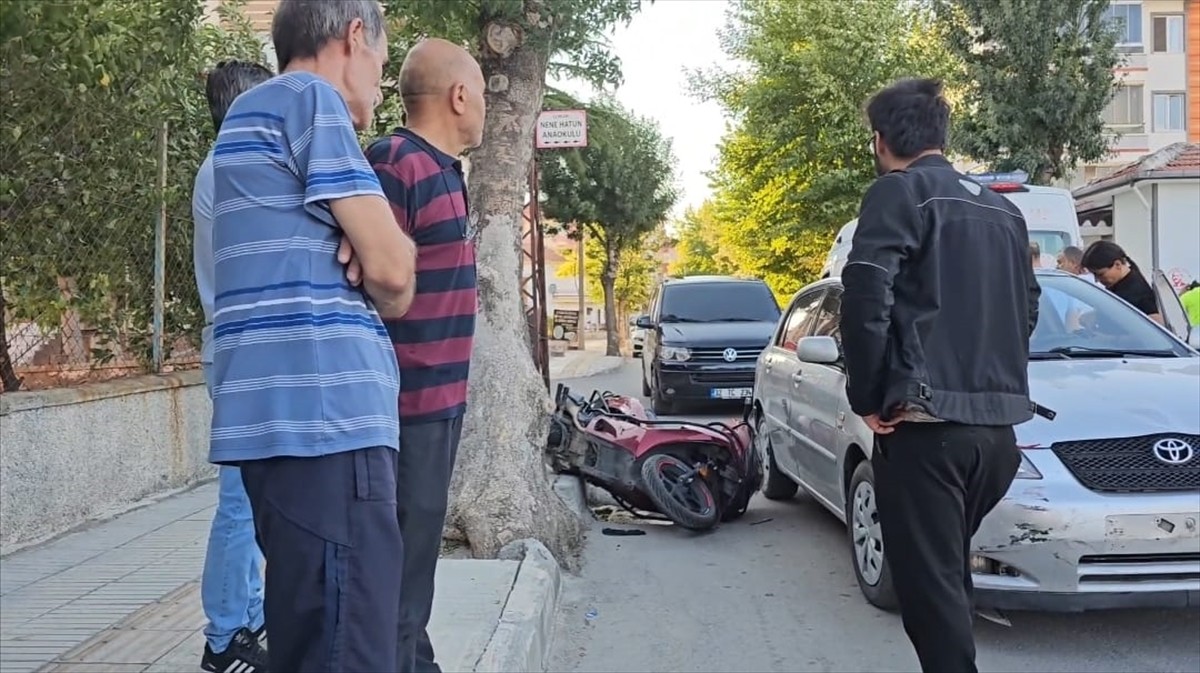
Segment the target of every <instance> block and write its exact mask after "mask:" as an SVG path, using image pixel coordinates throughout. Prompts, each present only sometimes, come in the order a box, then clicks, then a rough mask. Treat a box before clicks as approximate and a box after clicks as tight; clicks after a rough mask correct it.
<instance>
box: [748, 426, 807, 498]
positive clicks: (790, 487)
mask: <svg viewBox="0 0 1200 673" xmlns="http://www.w3.org/2000/svg"><path fill="white" fill-rule="evenodd" d="M766 425H767V419H766V416H764V415H763V414H762V413H761V412H760V413H759V414H758V415H757V417H756V418H755V421H754V443H755V450H756V451H761V453H760V454H759V458H760V459H761V461H762V470H763V478H762V493H763V497H764V498H766V499H767V500H791V499H792V498H794V497H796V491H799V490H800V485H799V484H797V483H796V482H794V481H792V478H791V477H789V476H787V475H786V474H784V473H782V472H780V471H779V466H778V465H776V464H775V451H774V449H772V448H771V437H770V436H769V435H768V433H767V430H766Z"/></svg>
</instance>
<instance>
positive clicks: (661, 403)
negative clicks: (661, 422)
mask: <svg viewBox="0 0 1200 673" xmlns="http://www.w3.org/2000/svg"><path fill="white" fill-rule="evenodd" d="M650 408H651V409H653V410H654V413H655V414H656V415H658V416H670V415H671V414H673V413H675V403H674V402H672V401H671V400H668V399H666V398H665V397H663V396H662V393H660V392H658V391H657V390H655V391H652V392H651V393H650Z"/></svg>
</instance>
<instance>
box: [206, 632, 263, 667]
mask: <svg viewBox="0 0 1200 673" xmlns="http://www.w3.org/2000/svg"><path fill="white" fill-rule="evenodd" d="M200 668H202V669H204V670H206V671H210V672H211V673H267V651H266V650H264V649H263V647H262V645H260V644H259V643H258V640H257V639H256V638H255V637H254V633H252V632H251V631H250V629H246V628H243V629H241V630H240V631H238V632H237V633H236V634H234V636H233V640H231V641H229V647H227V648H225V651H224V652H221V653H219V654H218V653H214V652H213V651H212V648H210V647H209V646H208V643H205V644H204V657H203V658H202V659H200Z"/></svg>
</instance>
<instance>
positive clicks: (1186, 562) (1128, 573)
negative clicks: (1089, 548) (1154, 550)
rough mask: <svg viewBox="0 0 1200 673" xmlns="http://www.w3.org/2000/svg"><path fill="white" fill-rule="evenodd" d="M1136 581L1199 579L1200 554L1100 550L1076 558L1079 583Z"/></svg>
mask: <svg viewBox="0 0 1200 673" xmlns="http://www.w3.org/2000/svg"><path fill="white" fill-rule="evenodd" d="M1137 582H1162V583H1186V584H1188V585H1195V584H1196V583H1197V582H1200V554H1197V553H1194V552H1183V553H1176V554H1103V555H1094V556H1083V557H1080V559H1079V584H1080V585H1081V586H1086V585H1090V586H1093V587H1100V586H1112V585H1116V584H1128V583H1137Z"/></svg>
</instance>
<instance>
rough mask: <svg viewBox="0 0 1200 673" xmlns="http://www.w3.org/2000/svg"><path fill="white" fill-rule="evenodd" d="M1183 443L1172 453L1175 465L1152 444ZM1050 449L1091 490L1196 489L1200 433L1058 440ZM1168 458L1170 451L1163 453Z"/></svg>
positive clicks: (1199, 471) (1198, 487) (1199, 487)
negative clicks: (1069, 440) (1072, 440)
mask: <svg viewBox="0 0 1200 673" xmlns="http://www.w3.org/2000/svg"><path fill="white" fill-rule="evenodd" d="M1164 441H1166V442H1167V444H1166V445H1167V446H1172V447H1180V446H1187V447H1190V450H1188V451H1183V452H1176V453H1175V454H1174V458H1175V459H1176V460H1178V459H1180V458H1182V457H1183V456H1186V455H1187V454H1189V453H1190V455H1191V458H1190V459H1188V460H1186V461H1183V462H1180V463H1179V464H1168V463H1167V462H1164V461H1163V460H1162V459H1161V458H1160V455H1161V454H1163V453H1164V452H1162V451H1156V449H1155V447H1156V446H1164V445H1163V444H1160V442H1164ZM1050 448H1051V449H1053V450H1054V454H1055V455H1057V456H1058V459H1059V460H1061V461H1062V463H1063V465H1065V466H1066V467H1067V469H1068V470H1070V471H1071V474H1073V475H1075V478H1076V479H1078V480H1079V482H1080V483H1081V484H1083V485H1084V486H1086V487H1087V488H1089V489H1091V490H1093V491H1116V492H1121V491H1136V492H1148V491H1192V490H1200V436H1197V435H1183V434H1172V433H1167V434H1160V435H1147V436H1144V437H1124V438H1120V439H1093V440H1086V441H1077V442H1059V443H1057V444H1053V445H1052V446H1051V447H1050ZM1167 455H1168V457H1170V456H1171V455H1172V454H1170V453H1169V452H1167Z"/></svg>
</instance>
